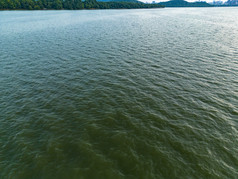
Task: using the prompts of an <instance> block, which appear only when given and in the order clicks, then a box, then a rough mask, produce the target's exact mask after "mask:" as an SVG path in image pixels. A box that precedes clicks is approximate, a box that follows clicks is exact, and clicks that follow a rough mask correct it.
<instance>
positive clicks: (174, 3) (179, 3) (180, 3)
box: [159, 0, 212, 7]
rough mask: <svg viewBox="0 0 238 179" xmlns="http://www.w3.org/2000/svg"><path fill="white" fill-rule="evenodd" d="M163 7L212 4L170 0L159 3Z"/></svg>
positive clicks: (208, 5)
mask: <svg viewBox="0 0 238 179" xmlns="http://www.w3.org/2000/svg"><path fill="white" fill-rule="evenodd" d="M159 4H161V5H164V6H165V7H211V6H212V5H210V4H208V3H206V2H187V1H184V0H171V1H167V2H161V3H159Z"/></svg>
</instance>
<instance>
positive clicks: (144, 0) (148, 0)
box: [140, 0, 219, 3]
mask: <svg viewBox="0 0 238 179" xmlns="http://www.w3.org/2000/svg"><path fill="white" fill-rule="evenodd" d="M140 1H142V2H148V3H151V2H152V1H155V2H156V3H157V2H158V3H159V2H164V1H169V0H140ZM185 1H188V2H196V1H198V0H185ZM201 1H206V2H208V3H209V2H213V0H201ZM215 1H219V0H215Z"/></svg>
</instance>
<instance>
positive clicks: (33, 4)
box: [0, 0, 163, 10]
mask: <svg viewBox="0 0 238 179" xmlns="http://www.w3.org/2000/svg"><path fill="white" fill-rule="evenodd" d="M159 7H163V5H159V4H144V3H134V2H97V1H96V0H85V1H81V0H0V9H2V10H3V9H26V10H40V9H70V10H71V9H72V10H73V9H135V8H159Z"/></svg>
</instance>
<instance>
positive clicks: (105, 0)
mask: <svg viewBox="0 0 238 179" xmlns="http://www.w3.org/2000/svg"><path fill="white" fill-rule="evenodd" d="M97 1H98V2H134V3H142V2H140V1H137V0H97Z"/></svg>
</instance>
